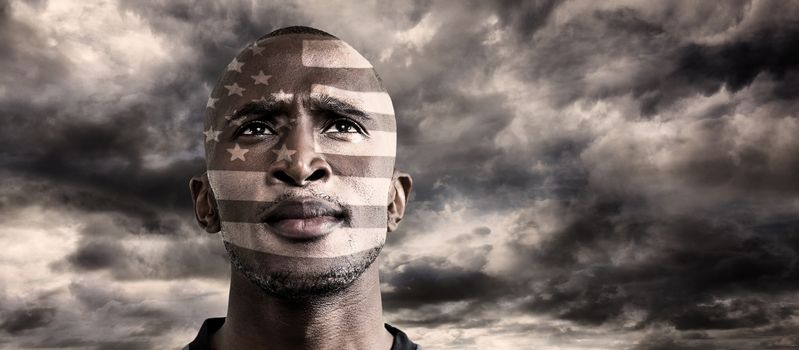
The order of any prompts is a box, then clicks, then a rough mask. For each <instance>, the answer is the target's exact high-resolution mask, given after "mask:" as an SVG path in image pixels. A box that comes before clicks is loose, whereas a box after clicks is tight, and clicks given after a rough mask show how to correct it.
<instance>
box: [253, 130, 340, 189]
mask: <svg viewBox="0 0 799 350" xmlns="http://www.w3.org/2000/svg"><path fill="white" fill-rule="evenodd" d="M296 118H297V120H296V122H295V123H294V126H293V127H292V128H291V129H289V130H287V131H286V133H287V134H285V136H284V137H283V143H282V145H281V144H278V146H277V147H276V148H275V149H273V150H272V152H273V154H274V155H275V161H274V162H273V163H272V166H271V167H270V168H271V169H270V171H269V175H270V176H269V177H270V180H271V182H272V183H274V184H284V185H289V186H307V185H310V184H312V183H315V182H325V181H327V180H328V179H329V178H330V176H331V173H332V170H331V169H330V165H329V164H328V163H327V161H326V160H325V159H324V158H323V157H322V155H321V154H319V153H317V152H316V150H315V149H314V134H313V128H312V127H311V126H310V125H306V124H308V123H307V122H306V121H305V120H303V119H305V118H302V117H296Z"/></svg>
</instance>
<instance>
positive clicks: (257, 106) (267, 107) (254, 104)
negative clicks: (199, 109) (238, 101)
mask: <svg viewBox="0 0 799 350" xmlns="http://www.w3.org/2000/svg"><path fill="white" fill-rule="evenodd" d="M286 108H287V105H286V103H285V102H281V101H278V100H276V99H275V98H274V97H271V96H270V98H266V97H264V98H263V99H261V100H253V101H251V102H247V103H245V104H244V105H243V106H241V107H239V108H237V109H236V111H235V112H233V115H231V116H230V119H229V120H227V123H231V122H233V121H234V120H236V119H239V118H244V117H246V116H247V115H250V114H266V115H269V114H273V113H275V112H279V111H282V110H285V109H286Z"/></svg>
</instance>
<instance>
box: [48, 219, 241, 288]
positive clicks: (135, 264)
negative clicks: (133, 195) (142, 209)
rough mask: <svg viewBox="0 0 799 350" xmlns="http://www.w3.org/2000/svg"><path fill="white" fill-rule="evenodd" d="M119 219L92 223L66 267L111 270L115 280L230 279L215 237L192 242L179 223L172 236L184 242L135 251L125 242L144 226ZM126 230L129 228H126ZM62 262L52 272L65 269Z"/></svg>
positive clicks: (169, 241) (225, 258)
mask: <svg viewBox="0 0 799 350" xmlns="http://www.w3.org/2000/svg"><path fill="white" fill-rule="evenodd" d="M125 221H126V219H125V218H117V219H115V220H111V221H107V220H105V221H99V222H89V224H87V225H86V226H85V227H84V229H83V231H82V235H83V239H82V240H81V241H80V242H78V247H77V249H76V250H75V251H74V252H73V253H71V254H70V255H68V256H67V257H66V263H67V264H66V266H70V267H72V268H74V269H75V270H76V271H94V270H107V271H110V272H111V275H112V276H113V277H114V278H115V279H119V280H141V279H177V278H190V277H209V278H227V277H228V272H229V269H228V268H227V255H226V254H225V251H224V248H223V247H221V246H220V245H219V244H218V243H219V242H218V241H217V240H215V239H213V238H212V237H203V236H200V237H197V238H199V239H197V238H195V239H192V238H191V233H190V232H185V231H188V230H190V229H187V228H186V227H185V226H186V225H187V224H186V223H176V226H175V230H176V231H183V232H182V233H175V232H171V234H174V235H176V236H180V237H183V239H176V240H171V239H170V240H168V241H166V242H165V243H164V244H165V245H166V247H164V248H162V249H153V250H152V251H148V250H147V249H146V248H144V247H138V248H136V249H132V248H129V247H126V244H125V242H124V241H123V240H124V239H125V238H126V237H131V236H134V235H135V233H136V230H137V228H141V227H143V226H145V225H143V224H142V223H141V222H140V221H137V220H135V219H134V220H128V222H125ZM126 226H128V227H127V228H126ZM64 266H65V265H64V264H62V263H61V262H59V263H57V264H54V265H53V266H52V268H54V269H62V268H63V267H64Z"/></svg>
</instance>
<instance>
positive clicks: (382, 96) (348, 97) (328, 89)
mask: <svg viewBox="0 0 799 350" xmlns="http://www.w3.org/2000/svg"><path fill="white" fill-rule="evenodd" d="M325 95H327V96H331V97H335V98H337V99H339V100H341V101H344V102H347V103H349V104H351V105H353V106H355V107H357V108H360V109H362V110H363V111H364V112H367V113H379V114H388V115H394V105H393V104H392V103H391V96H389V95H388V93H386V92H363V91H351V90H344V89H339V88H337V87H333V86H328V85H321V84H313V85H311V98H320V97H322V96H325Z"/></svg>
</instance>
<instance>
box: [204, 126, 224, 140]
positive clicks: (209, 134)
mask: <svg viewBox="0 0 799 350" xmlns="http://www.w3.org/2000/svg"><path fill="white" fill-rule="evenodd" d="M221 133H222V131H221V130H214V127H213V126H209V127H208V130H205V131H203V134H205V142H208V141H216V142H219V134H221Z"/></svg>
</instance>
